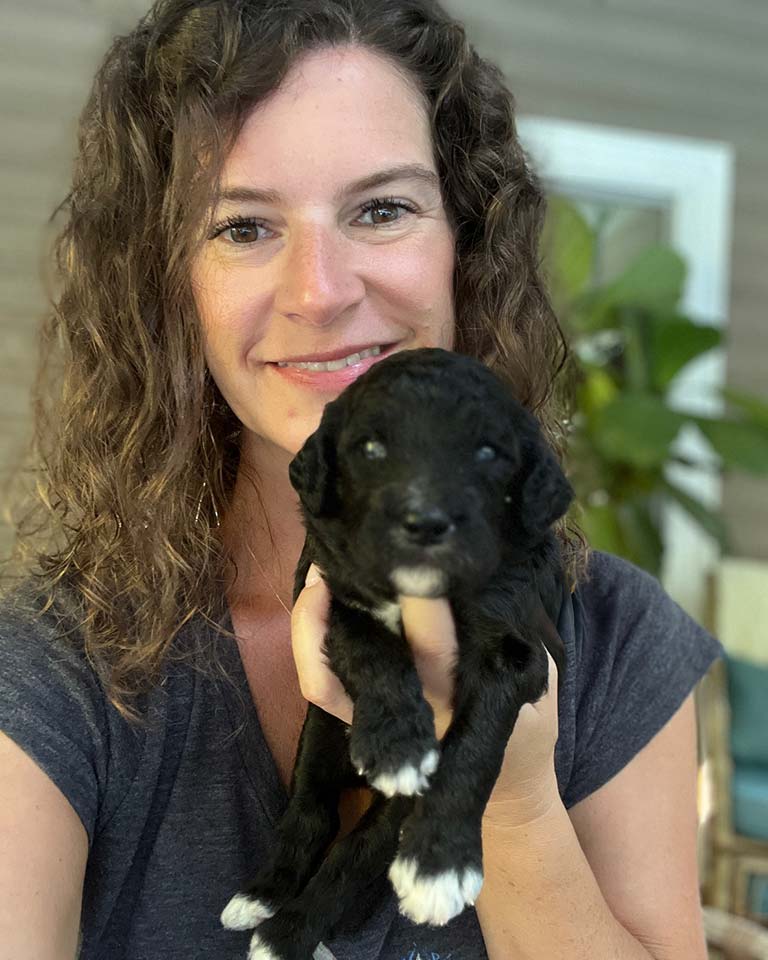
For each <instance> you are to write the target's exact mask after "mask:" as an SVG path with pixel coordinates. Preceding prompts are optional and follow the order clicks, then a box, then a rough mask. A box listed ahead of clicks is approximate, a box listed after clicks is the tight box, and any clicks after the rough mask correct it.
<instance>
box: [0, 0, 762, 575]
mask: <svg viewBox="0 0 768 960" xmlns="http://www.w3.org/2000/svg"><path fill="white" fill-rule="evenodd" d="M446 7H447V8H448V9H449V10H451V12H453V13H454V14H456V15H457V16H460V17H461V18H463V19H464V21H465V23H466V24H467V29H468V31H469V34H470V37H471V38H472V39H473V41H474V42H475V43H476V45H477V46H478V48H479V50H480V52H481V53H483V54H484V55H487V56H490V57H492V58H493V59H495V60H496V61H497V62H498V63H499V64H500V66H502V68H503V69H504V70H505V72H506V75H507V76H508V79H509V82H510V85H511V87H512V89H513V90H514V91H515V94H516V96H517V100H518V108H519V110H520V112H521V113H528V114H538V115H543V116H552V117H564V118H570V119H574V120H583V121H587V122H594V123H602V124H613V125H617V126H621V127H634V128H637V129H644V130H651V131H659V132H669V133H675V134H684V135H689V136H692V137H703V138H707V139H715V140H727V141H730V142H732V143H733V144H734V145H735V148H736V194H735V211H734V232H733V238H734V242H733V257H732V283H733V287H732V297H731V312H730V317H729V325H730V338H731V342H730V349H729V357H728V383H729V384H730V385H732V386H734V387H739V388H741V389H745V390H752V391H760V390H762V391H766V390H768V385H767V383H766V381H767V380H768V377H766V371H767V370H768V338H767V337H765V336H764V331H763V328H764V321H765V304H766V303H768V270H766V269H765V264H766V263H768V226H767V225H768V191H766V190H765V177H766V170H767V169H768V162H767V161H768V106H767V104H768V96H766V90H768V57H766V55H765V51H766V49H767V48H768V5H765V4H763V3H761V2H759V0H730V2H728V3H724V2H715V0H525V2H514V3H512V2H509V0H482V2H479V0H475V2H471V3H470V2H468V0H448V2H447V3H446ZM144 9H146V4H145V3H144V2H140V0H25V2H24V3H21V2H19V0H0V17H1V18H2V23H3V30H2V33H0V124H1V125H2V138H1V139H0V343H1V344H2V351H0V482H2V479H3V477H4V476H5V475H7V472H8V469H9V466H10V464H11V463H12V462H13V460H14V458H15V457H16V456H17V454H18V452H19V450H20V449H21V444H22V441H23V439H24V437H25V435H26V431H27V429H28V426H29V409H28V391H29V386H30V384H31V382H32V376H33V369H34V337H35V332H36V327H37V323H38V320H39V317H40V314H41V310H42V309H43V307H44V305H45V302H46V301H45V293H44V285H43V282H42V257H41V252H42V249H43V244H44V242H45V240H46V238H47V237H48V236H49V235H50V231H49V230H47V229H46V227H45V224H46V220H47V218H48V217H49V215H50V213H51V211H52V210H53V208H54V207H55V205H56V204H57V203H58V202H60V201H61V200H62V199H63V198H64V196H65V193H66V187H67V181H68V177H69V171H70V164H71V157H72V153H73V149H74V131H75V120H76V117H77V114H78V112H79V110H80V108H81V106H82V104H83V103H84V100H85V97H86V94H87V91H88V87H89V83H90V78H91V76H92V74H93V71H94V69H95V67H96V65H97V63H98V62H99V60H100V58H101V56H102V55H103V53H104V51H105V50H106V47H107V45H108V42H109V39H110V38H111V36H112V35H114V33H116V32H118V31H121V30H123V29H125V28H126V27H127V26H128V25H130V24H132V23H133V22H134V21H135V20H136V19H137V17H138V15H139V14H140V13H141V12H143V10H144ZM767 493H768V482H767V481H764V480H756V479H752V478H748V477H745V476H732V477H730V478H728V480H727V482H726V485H725V494H724V498H725V513H726V518H727V520H728V522H729V524H730V527H731V532H732V540H733V545H734V552H735V553H736V554H738V555H741V556H744V557H752V558H764V559H765V558H768V495H766V494H767ZM8 543H9V538H8V530H7V528H3V527H2V525H0V553H3V552H5V549H6V547H7V545H8Z"/></svg>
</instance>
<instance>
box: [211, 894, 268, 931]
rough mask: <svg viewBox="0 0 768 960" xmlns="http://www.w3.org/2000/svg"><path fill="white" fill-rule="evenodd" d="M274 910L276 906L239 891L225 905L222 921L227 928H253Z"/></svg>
mask: <svg viewBox="0 0 768 960" xmlns="http://www.w3.org/2000/svg"><path fill="white" fill-rule="evenodd" d="M274 912H275V911H274V908H273V907H270V906H268V905H267V904H266V903H264V901H263V900H254V899H252V898H251V897H249V896H248V895H247V894H244V893H238V894H236V895H235V896H234V897H232V899H231V900H230V901H229V903H228V904H227V905H226V907H224V910H223V911H222V914H221V923H222V926H224V927H226V929H227V930H253V928H254V927H258V925H259V924H260V923H261V921H262V920H266V919H267V918H268V917H271V916H272V915H273V914H274Z"/></svg>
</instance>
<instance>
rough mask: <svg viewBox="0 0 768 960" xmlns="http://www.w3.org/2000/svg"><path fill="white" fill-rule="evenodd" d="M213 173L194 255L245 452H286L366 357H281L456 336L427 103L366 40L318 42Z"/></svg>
mask: <svg viewBox="0 0 768 960" xmlns="http://www.w3.org/2000/svg"><path fill="white" fill-rule="evenodd" d="M396 168H403V170H402V171H401V172H397V169H396ZM407 168H410V169H407ZM366 180H367V181H369V182H368V183H367V184H365V183H362V181H366ZM221 182H222V196H223V199H222V200H221V201H220V203H219V205H218V207H217V209H216V211H215V216H214V223H215V224H216V227H214V230H213V231H212V234H213V235H212V236H211V237H210V239H208V240H207V241H206V243H205V244H204V247H203V250H202V253H201V254H200V256H199V257H198V259H197V260H196V262H195V264H194V265H193V278H192V279H193V285H194V290H195V298H196V302H197V305H198V309H199V312H200V316H201V318H202V323H203V332H204V342H205V355H206V360H207V363H208V367H209V369H210V372H211V374H212V376H213V378H214V380H215V381H216V384H217V385H218V387H219V390H220V391H221V393H222V395H223V397H224V398H225V400H226V401H227V403H228V404H229V405H230V407H231V408H232V410H233V411H234V413H235V414H236V416H237V417H238V418H239V420H240V421H241V422H242V424H243V426H244V428H245V430H244V432H243V438H244V447H243V454H244V456H245V457H246V459H249V460H250V461H251V462H253V463H254V464H255V465H256V464H258V463H264V462H265V458H270V459H271V460H274V458H275V457H278V458H279V459H285V460H286V462H287V461H288V460H290V457H291V456H293V455H294V454H295V453H296V452H297V451H298V450H299V448H300V447H301V445H302V444H303V442H304V440H305V439H306V438H307V437H308V436H309V434H310V433H311V432H312V431H313V430H315V429H316V427H317V425H318V423H319V421H320V415H321V413H322V410H323V407H324V406H325V404H326V403H328V402H329V401H330V400H332V399H333V398H334V397H336V396H337V395H338V394H339V393H340V392H341V390H342V389H343V388H344V386H346V384H347V383H349V382H351V380H353V379H354V378H355V377H356V376H359V375H360V374H361V373H363V372H364V371H365V370H366V369H368V368H369V367H370V366H371V365H372V363H374V362H376V361H375V359H373V358H368V359H366V358H365V357H364V358H362V359H361V360H360V362H357V363H353V364H352V365H351V366H347V367H345V368H344V369H343V370H342V371H338V370H335V371H328V370H320V371H317V370H308V369H302V368H298V367H295V366H288V367H279V366H278V363H285V362H286V361H292V362H293V363H296V362H299V361H302V362H307V361H312V360H314V361H328V360H329V359H333V358H343V357H346V356H349V355H351V354H355V353H358V352H360V351H362V350H364V349H366V348H371V347H378V346H382V347H384V346H385V345H387V350H386V352H387V353H388V352H391V351H392V350H409V349H413V348H415V347H425V346H438V347H444V348H446V349H450V348H451V346H452V345H453V330H454V310H453V268H454V238H453V234H452V231H451V228H450V225H449V223H448V219H447V215H446V211H445V210H444V209H443V204H442V200H441V195H440V187H439V181H438V176H437V170H436V167H435V164H434V161H433V157H432V144H431V136H430V130H429V123H428V119H427V115H426V113H425V110H424V107H423V105H422V103H421V102H420V100H419V98H418V94H417V93H416V92H415V91H414V90H413V89H412V88H411V87H410V86H409V85H408V83H407V82H406V81H405V80H404V79H403V78H402V77H401V75H400V74H399V73H398V72H397V71H396V70H395V69H394V68H393V67H392V66H390V65H389V63H387V62H386V61H385V60H383V59H381V58H379V57H377V56H376V55H375V54H373V53H371V52H369V51H367V50H364V49H361V48H352V47H343V48H335V49H333V50H324V51H319V52H314V53H312V54H310V55H307V56H306V57H305V58H303V59H302V60H301V61H300V63H299V64H298V65H297V67H295V68H294V70H293V71H292V72H291V74H290V75H289V77H288V78H287V80H286V81H285V82H284V83H283V84H282V86H281V87H280V89H279V90H278V91H276V92H275V93H274V94H273V95H272V96H271V97H270V98H268V99H267V100H266V101H264V102H263V103H262V104H260V105H259V106H258V107H256V108H255V109H254V110H253V111H252V113H251V114H250V116H249V117H248V119H247V122H246V123H245V125H244V127H243V129H242V132H241V134H240V136H239V138H238V140H237V142H236V144H235V147H234V149H233V150H232V153H231V154H230V156H229V157H228V159H227V161H226V164H225V166H224V170H223V176H222V180H221ZM227 195H229V197H228V198H227ZM371 201H378V202H376V203H373V204H372V209H368V210H366V209H365V207H366V205H368V204H371ZM287 455H289V456H287Z"/></svg>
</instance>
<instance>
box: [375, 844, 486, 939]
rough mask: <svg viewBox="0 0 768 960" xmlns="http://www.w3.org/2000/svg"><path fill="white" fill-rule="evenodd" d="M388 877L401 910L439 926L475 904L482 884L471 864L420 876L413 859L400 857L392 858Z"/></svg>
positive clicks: (481, 878) (409, 915) (480, 874)
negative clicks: (462, 868)
mask: <svg viewBox="0 0 768 960" xmlns="http://www.w3.org/2000/svg"><path fill="white" fill-rule="evenodd" d="M389 879H390V880H391V881H392V886H393V887H394V888H395V892H396V893H397V896H398V898H399V900H400V913H402V914H403V915H404V916H406V917H408V919H409V920H412V921H413V922H414V923H429V924H432V926H435V927H442V926H443V925H444V924H446V923H448V921H449V920H451V919H453V917H456V916H458V915H459V914H460V913H461V911H462V910H463V909H464V907H466V906H467V905H469V906H471V905H472V904H474V902H475V900H476V899H477V895H478V894H479V893H480V888H481V887H482V885H483V875H482V873H481V872H480V871H479V870H475V869H474V868H473V867H467V868H466V869H464V870H462V871H460V872H459V871H458V870H446V871H445V872H444V873H439V874H437V875H433V876H427V877H420V876H419V875H418V863H417V862H416V860H413V859H411V858H403V857H396V858H395V861H394V863H393V864H392V866H391V867H390V868H389Z"/></svg>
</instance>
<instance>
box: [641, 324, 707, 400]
mask: <svg viewBox="0 0 768 960" xmlns="http://www.w3.org/2000/svg"><path fill="white" fill-rule="evenodd" d="M648 320H649V326H650V337H649V340H650V350H651V368H652V370H653V385H654V387H655V388H656V389H657V390H664V389H666V387H668V386H669V384H670V382H671V381H672V380H673V378H674V377H675V375H676V374H678V373H679V372H680V370H682V369H683V367H684V366H685V365H686V364H687V363H690V361H691V360H693V359H694V357H698V356H699V355H700V354H702V353H706V352H707V351H708V350H712V349H713V348H714V347H716V346H718V344H719V343H720V342H721V340H722V332H721V331H720V330H719V329H718V328H717V327H710V326H704V325H702V324H699V323H693V322H692V321H690V320H688V319H686V318H685V317H679V316H672V317H670V316H663V315H662V316H659V315H649V317H648Z"/></svg>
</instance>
